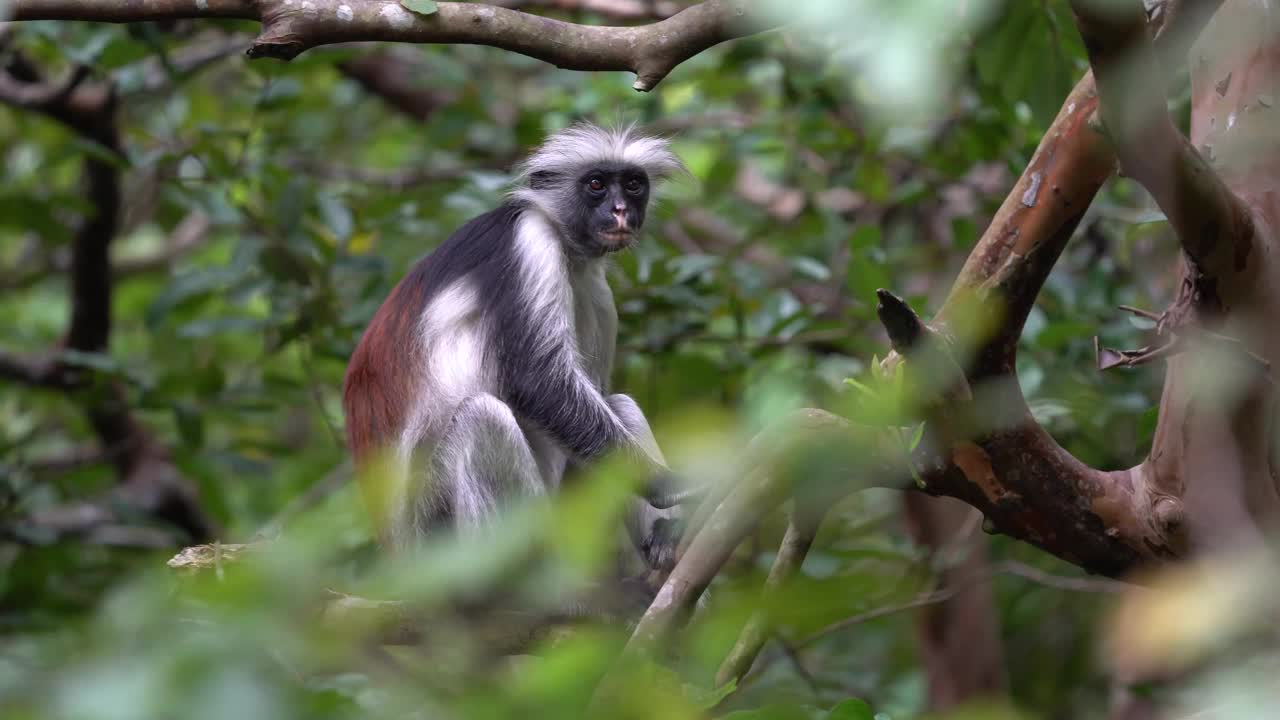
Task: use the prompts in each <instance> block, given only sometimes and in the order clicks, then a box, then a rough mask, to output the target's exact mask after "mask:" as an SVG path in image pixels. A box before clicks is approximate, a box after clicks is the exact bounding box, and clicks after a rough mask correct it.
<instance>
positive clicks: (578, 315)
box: [569, 260, 618, 393]
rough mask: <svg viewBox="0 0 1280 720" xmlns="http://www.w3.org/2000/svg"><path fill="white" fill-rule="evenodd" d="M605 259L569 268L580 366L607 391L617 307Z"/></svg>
mask: <svg viewBox="0 0 1280 720" xmlns="http://www.w3.org/2000/svg"><path fill="white" fill-rule="evenodd" d="M605 271H606V263H605V262H604V261H603V260H593V261H591V262H588V263H585V264H583V265H582V266H580V267H576V268H573V269H572V270H570V272H569V283H570V285H571V286H572V289H573V332H574V339H575V340H576V343H577V349H578V357H579V358H580V360H581V362H582V367H583V369H584V370H586V371H587V374H588V375H589V376H590V377H591V380H592V382H593V383H594V384H595V386H596V387H598V388H600V391H601V392H604V393H607V392H608V391H609V371H610V370H611V369H612V367H613V355H614V348H615V344H616V342H617V336H618V311H617V308H616V307H615V306H614V303H613V292H612V291H611V290H610V289H609V282H608V279H607V278H606V272H605Z"/></svg>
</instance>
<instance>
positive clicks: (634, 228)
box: [569, 165, 649, 257]
mask: <svg viewBox="0 0 1280 720" xmlns="http://www.w3.org/2000/svg"><path fill="white" fill-rule="evenodd" d="M574 199H575V205H576V206H577V212H575V213H573V217H572V219H571V221H570V227H569V235H570V237H572V238H573V239H574V241H575V242H576V243H578V244H579V245H580V247H579V248H577V249H578V250H579V251H581V252H583V253H584V254H587V255H589V256H592V257H598V256H600V255H604V254H606V253H610V252H614V251H617V250H621V249H623V248H625V247H629V246H630V245H631V244H633V243H634V242H635V241H636V239H637V238H638V237H639V233H640V228H641V226H643V225H644V213H645V208H646V207H647V206H648V204H649V176H648V175H646V174H645V172H644V170H643V169H641V168H639V167H637V166H635V165H598V166H596V167H593V168H591V169H589V170H588V171H587V172H585V173H583V174H582V175H581V176H580V177H579V180H578V184H577V190H576V196H575V198H574Z"/></svg>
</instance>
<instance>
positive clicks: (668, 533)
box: [640, 513, 685, 573]
mask: <svg viewBox="0 0 1280 720" xmlns="http://www.w3.org/2000/svg"><path fill="white" fill-rule="evenodd" d="M682 515H683V513H675V514H673V516H671V517H658V518H655V519H654V521H653V524H652V525H651V526H649V532H648V534H647V535H645V538H644V541H643V542H641V543H640V554H641V555H643V556H644V559H645V562H646V563H648V564H649V567H651V568H653V569H654V570H658V571H661V572H663V573H667V572H670V571H671V569H672V568H674V567H675V566H676V548H677V547H678V546H679V545H680V538H681V536H683V535H684V528H685V519H684V518H683V517H682Z"/></svg>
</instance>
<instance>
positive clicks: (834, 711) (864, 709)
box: [826, 698, 875, 720]
mask: <svg viewBox="0 0 1280 720" xmlns="http://www.w3.org/2000/svg"><path fill="white" fill-rule="evenodd" d="M874 718H875V714H874V713H872V712H871V706H870V705H868V704H866V703H865V702H863V701H862V700H859V699H857V698H850V699H848V700H845V701H844V702H842V703H840V704H838V705H836V706H835V707H833V708H831V712H828V713H827V718H826V720H874Z"/></svg>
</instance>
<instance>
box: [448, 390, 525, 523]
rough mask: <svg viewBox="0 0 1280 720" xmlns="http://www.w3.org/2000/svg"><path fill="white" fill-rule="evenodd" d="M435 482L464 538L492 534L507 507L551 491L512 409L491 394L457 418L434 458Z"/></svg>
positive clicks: (471, 401)
mask: <svg viewBox="0 0 1280 720" xmlns="http://www.w3.org/2000/svg"><path fill="white" fill-rule="evenodd" d="M431 479H432V481H433V482H434V483H435V484H436V487H437V488H438V490H439V491H440V492H442V493H443V494H444V495H445V497H446V498H447V500H448V503H449V505H450V508H451V509H452V511H453V518H454V522H455V523H456V525H457V526H458V528H459V529H460V530H463V531H464V532H470V531H473V530H483V531H489V530H494V529H495V527H494V525H495V519H496V516H497V514H498V512H499V511H500V510H501V508H502V507H503V506H504V505H506V504H508V503H510V502H511V501H512V500H515V499H518V498H521V497H533V496H538V495H545V494H546V491H547V490H546V485H545V484H544V483H543V481H542V476H541V474H540V473H539V472H538V463H537V462H536V461H535V460H534V456H533V450H532V449H531V448H530V447H529V441H528V439H527V438H526V437H525V434H524V432H523V431H522V430H521V429H520V426H519V425H518V424H517V423H516V418H515V415H514V414H512V412H511V408H509V407H507V405H506V403H504V402H502V401H501V400H499V399H498V398H496V397H494V396H492V395H489V394H487V393H480V394H478V395H474V396H472V397H470V398H467V399H466V400H465V401H463V402H462V404H460V405H459V406H458V409H457V410H456V411H455V412H454V414H453V418H452V419H450V421H449V427H448V428H447V429H446V430H445V433H444V435H443V436H442V437H441V439H440V441H439V443H438V444H437V445H436V448H435V452H434V453H433V454H432V458H431Z"/></svg>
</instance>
